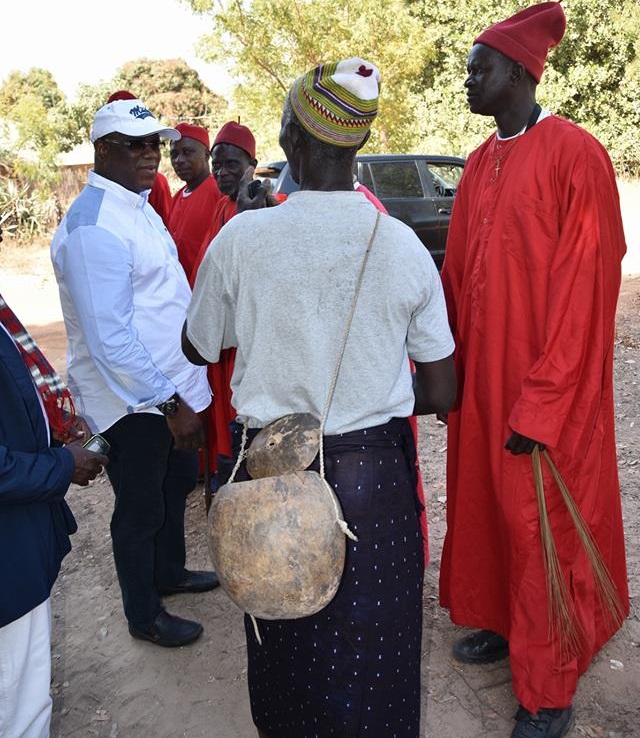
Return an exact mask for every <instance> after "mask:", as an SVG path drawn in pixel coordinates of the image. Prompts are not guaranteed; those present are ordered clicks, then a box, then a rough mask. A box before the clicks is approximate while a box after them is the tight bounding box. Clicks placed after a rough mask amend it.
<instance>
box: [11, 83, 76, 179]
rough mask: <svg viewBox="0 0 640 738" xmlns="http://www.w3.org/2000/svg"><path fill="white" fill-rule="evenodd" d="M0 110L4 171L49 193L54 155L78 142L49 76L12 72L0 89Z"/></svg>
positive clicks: (54, 175)
mask: <svg viewBox="0 0 640 738" xmlns="http://www.w3.org/2000/svg"><path fill="white" fill-rule="evenodd" d="M0 108H1V109H2V121H1V130H0V133H1V134H2V138H3V141H4V145H3V148H4V152H3V158H2V163H3V165H4V169H5V170H6V171H10V172H13V173H14V174H15V175H16V176H17V177H19V178H22V179H26V180H30V179H32V180H35V179H37V180H38V182H39V184H40V186H41V187H43V188H44V189H46V190H49V191H50V190H51V188H52V187H53V186H54V185H55V183H56V182H57V180H58V167H57V158H58V155H59V154H60V153H61V152H63V151H69V150H70V149H71V148H72V147H73V146H74V145H75V144H76V143H77V142H78V140H79V138H78V132H77V130H76V127H75V125H74V124H73V122H72V121H70V120H69V110H68V107H67V104H66V101H65V99H64V96H63V94H62V93H61V92H60V90H59V88H58V86H57V84H56V82H55V80H54V79H53V77H52V75H51V73H50V72H48V71H47V70H44V69H31V70H29V72H27V73H26V74H24V73H22V72H12V73H11V74H10V75H9V77H8V78H7V80H6V82H5V83H4V84H3V85H2V87H1V88H0Z"/></svg>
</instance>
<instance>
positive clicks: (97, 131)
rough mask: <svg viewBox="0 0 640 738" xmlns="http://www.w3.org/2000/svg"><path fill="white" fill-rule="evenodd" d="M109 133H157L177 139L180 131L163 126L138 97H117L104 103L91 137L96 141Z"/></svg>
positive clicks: (126, 134) (135, 135) (96, 115)
mask: <svg viewBox="0 0 640 738" xmlns="http://www.w3.org/2000/svg"><path fill="white" fill-rule="evenodd" d="M109 133H123V134H124V135H125V136H133V137H138V136H151V135H152V134H154V133H157V134H158V135H159V136H160V138H170V139H171V140H172V141H177V140H178V139H179V138H180V132H179V131H176V129H175V128H168V127H167V126H163V125H162V124H161V123H160V121H159V120H158V119H157V118H155V117H154V115H153V113H151V111H150V110H149V109H148V108H147V106H146V105H145V104H144V103H143V102H142V101H141V100H138V99H137V98H134V99H133V100H132V99H129V98H127V99H121V98H120V99H117V100H114V101H113V102H109V103H107V104H106V105H103V106H102V107H101V108H100V110H98V112H97V113H96V114H95V116H94V118H93V125H92V126H91V133H90V134H89V138H90V139H91V143H94V142H95V141H97V140H98V139H99V138H102V137H103V136H107V135H108V134H109Z"/></svg>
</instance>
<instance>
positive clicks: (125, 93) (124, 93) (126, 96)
mask: <svg viewBox="0 0 640 738" xmlns="http://www.w3.org/2000/svg"><path fill="white" fill-rule="evenodd" d="M137 99H138V98H137V97H136V96H135V95H134V94H133V93H132V92H129V90H118V91H117V92H114V93H113V95H111V97H110V98H109V99H108V100H107V105H108V104H109V103H112V102H115V101H116V100H137Z"/></svg>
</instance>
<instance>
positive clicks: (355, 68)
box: [289, 57, 380, 146]
mask: <svg viewBox="0 0 640 738" xmlns="http://www.w3.org/2000/svg"><path fill="white" fill-rule="evenodd" d="M379 88H380V72H379V71H378V69H377V67H375V66H374V65H373V64H371V62H368V61H365V60H364V59H360V58H358V57H352V58H351V59H345V60H343V61H339V62H331V63H328V64H321V65H320V66H319V67H316V68H315V69H312V70H311V71H309V72H307V73H306V74H303V75H302V76H301V77H298V79H297V80H296V81H295V82H294V83H293V86H292V87H291V91H290V92H289V99H290V101H291V107H292V108H293V112H294V113H295V115H296V118H297V119H298V120H299V121H300V123H301V125H302V126H303V127H304V128H305V129H306V130H307V131H308V132H309V133H310V134H311V135H312V136H315V138H318V139H320V140H321V141H324V142H325V143H330V144H333V145H334V146H359V145H360V144H361V143H362V141H363V140H364V137H365V136H366V135H367V132H368V131H369V129H370V128H371V124H372V123H373V120H374V118H375V117H376V115H377V114H378V94H379Z"/></svg>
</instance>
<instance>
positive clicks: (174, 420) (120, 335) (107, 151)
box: [51, 100, 218, 646]
mask: <svg viewBox="0 0 640 738" xmlns="http://www.w3.org/2000/svg"><path fill="white" fill-rule="evenodd" d="M179 137H180V133H179V132H178V131H176V130H175V129H173V128H166V127H164V126H162V125H161V124H160V123H159V121H158V120H156V118H154V116H153V115H152V114H151V113H150V112H149V110H148V109H147V108H146V107H145V106H144V104H143V103H142V102H141V101H140V100H116V101H114V102H111V103H108V104H107V105H105V106H103V107H102V108H100V110H98V112H97V113H96V115H95V118H94V121H93V126H92V129H91V141H92V142H93V144H94V147H95V160H94V169H93V170H91V171H90V172H89V180H88V184H87V185H86V187H85V188H84V189H83V191H82V192H81V193H80V195H79V196H78V197H77V198H76V200H75V201H74V202H73V203H72V205H71V207H70V208H69V211H68V213H67V215H66V216H65V218H64V220H63V221H62V223H61V224H60V226H59V228H58V230H57V231H56V234H55V236H54V239H53V242H52V245H51V257H52V260H53V265H54V269H55V273H56V278H57V280H58V285H59V289H60V300H61V304H62V309H63V313H64V319H65V325H66V329H67V335H68V341H69V348H68V376H69V384H70V387H72V388H73V390H72V391H73V393H74V396H75V397H76V398H77V402H78V404H79V406H80V407H81V408H82V413H83V415H84V416H85V418H86V419H87V421H88V423H89V424H90V426H91V428H92V430H94V431H99V432H100V433H102V435H104V436H105V438H106V439H107V440H108V441H109V443H110V444H111V454H110V462H109V464H108V466H107V473H108V475H109V479H110V480H111V484H112V486H113V489H114V492H115V508H114V513H113V517H112V520H111V537H112V542H113V552H114V560H115V565H116V571H117V573H118V580H119V582H120V587H121V590H122V598H123V605H124V611H125V615H126V617H127V620H128V623H129V632H130V633H131V635H132V636H133V637H134V638H141V639H145V640H148V641H151V642H152V643H156V644H158V645H161V646H181V645H185V644H186V643H190V642H192V641H194V640H195V639H196V638H198V637H199V636H200V634H201V633H202V626H201V625H200V624H199V623H195V622H193V621H189V620H184V619H182V618H179V617H176V616H174V615H170V614H169V613H167V612H166V610H165V609H164V607H163V605H162V602H161V599H160V598H161V597H162V596H164V595H168V594H178V593H182V592H203V591H206V590H210V589H213V588H214V587H216V586H217V585H218V580H217V577H216V576H215V574H214V573H213V572H190V571H187V570H186V569H185V542H184V510H185V499H186V496H187V494H188V493H189V492H190V491H191V490H192V489H193V488H194V487H195V485H196V480H197V471H198V462H197V449H198V448H199V447H200V446H201V445H202V444H203V440H204V438H203V429H202V425H201V422H200V418H199V417H198V415H197V413H199V412H200V411H202V410H204V409H205V408H206V407H207V406H208V405H209V403H210V390H209V386H208V384H207V379H206V372H205V370H204V369H202V368H199V367H194V366H193V365H191V364H190V363H189V362H188V361H187V360H186V359H185V358H184V356H183V355H182V353H181V350H180V328H181V326H182V323H183V321H184V317H185V314H186V309H187V306H188V304H189V299H190V295H191V292H190V289H189V283H188V281H187V278H186V276H185V273H184V270H183V269H182V267H181V266H180V263H179V261H178V258H177V252H176V247H175V244H174V242H173V240H172V239H171V237H170V235H169V233H168V231H167V230H166V228H165V227H164V224H163V223H162V220H161V219H160V217H159V216H158V215H157V213H156V212H155V211H154V210H153V208H152V207H151V206H150V205H149V204H148V195H149V191H150V189H151V187H152V185H153V181H154V178H155V176H156V172H157V170H158V165H159V162H160V143H161V138H169V139H172V140H177V139H178V138H179Z"/></svg>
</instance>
